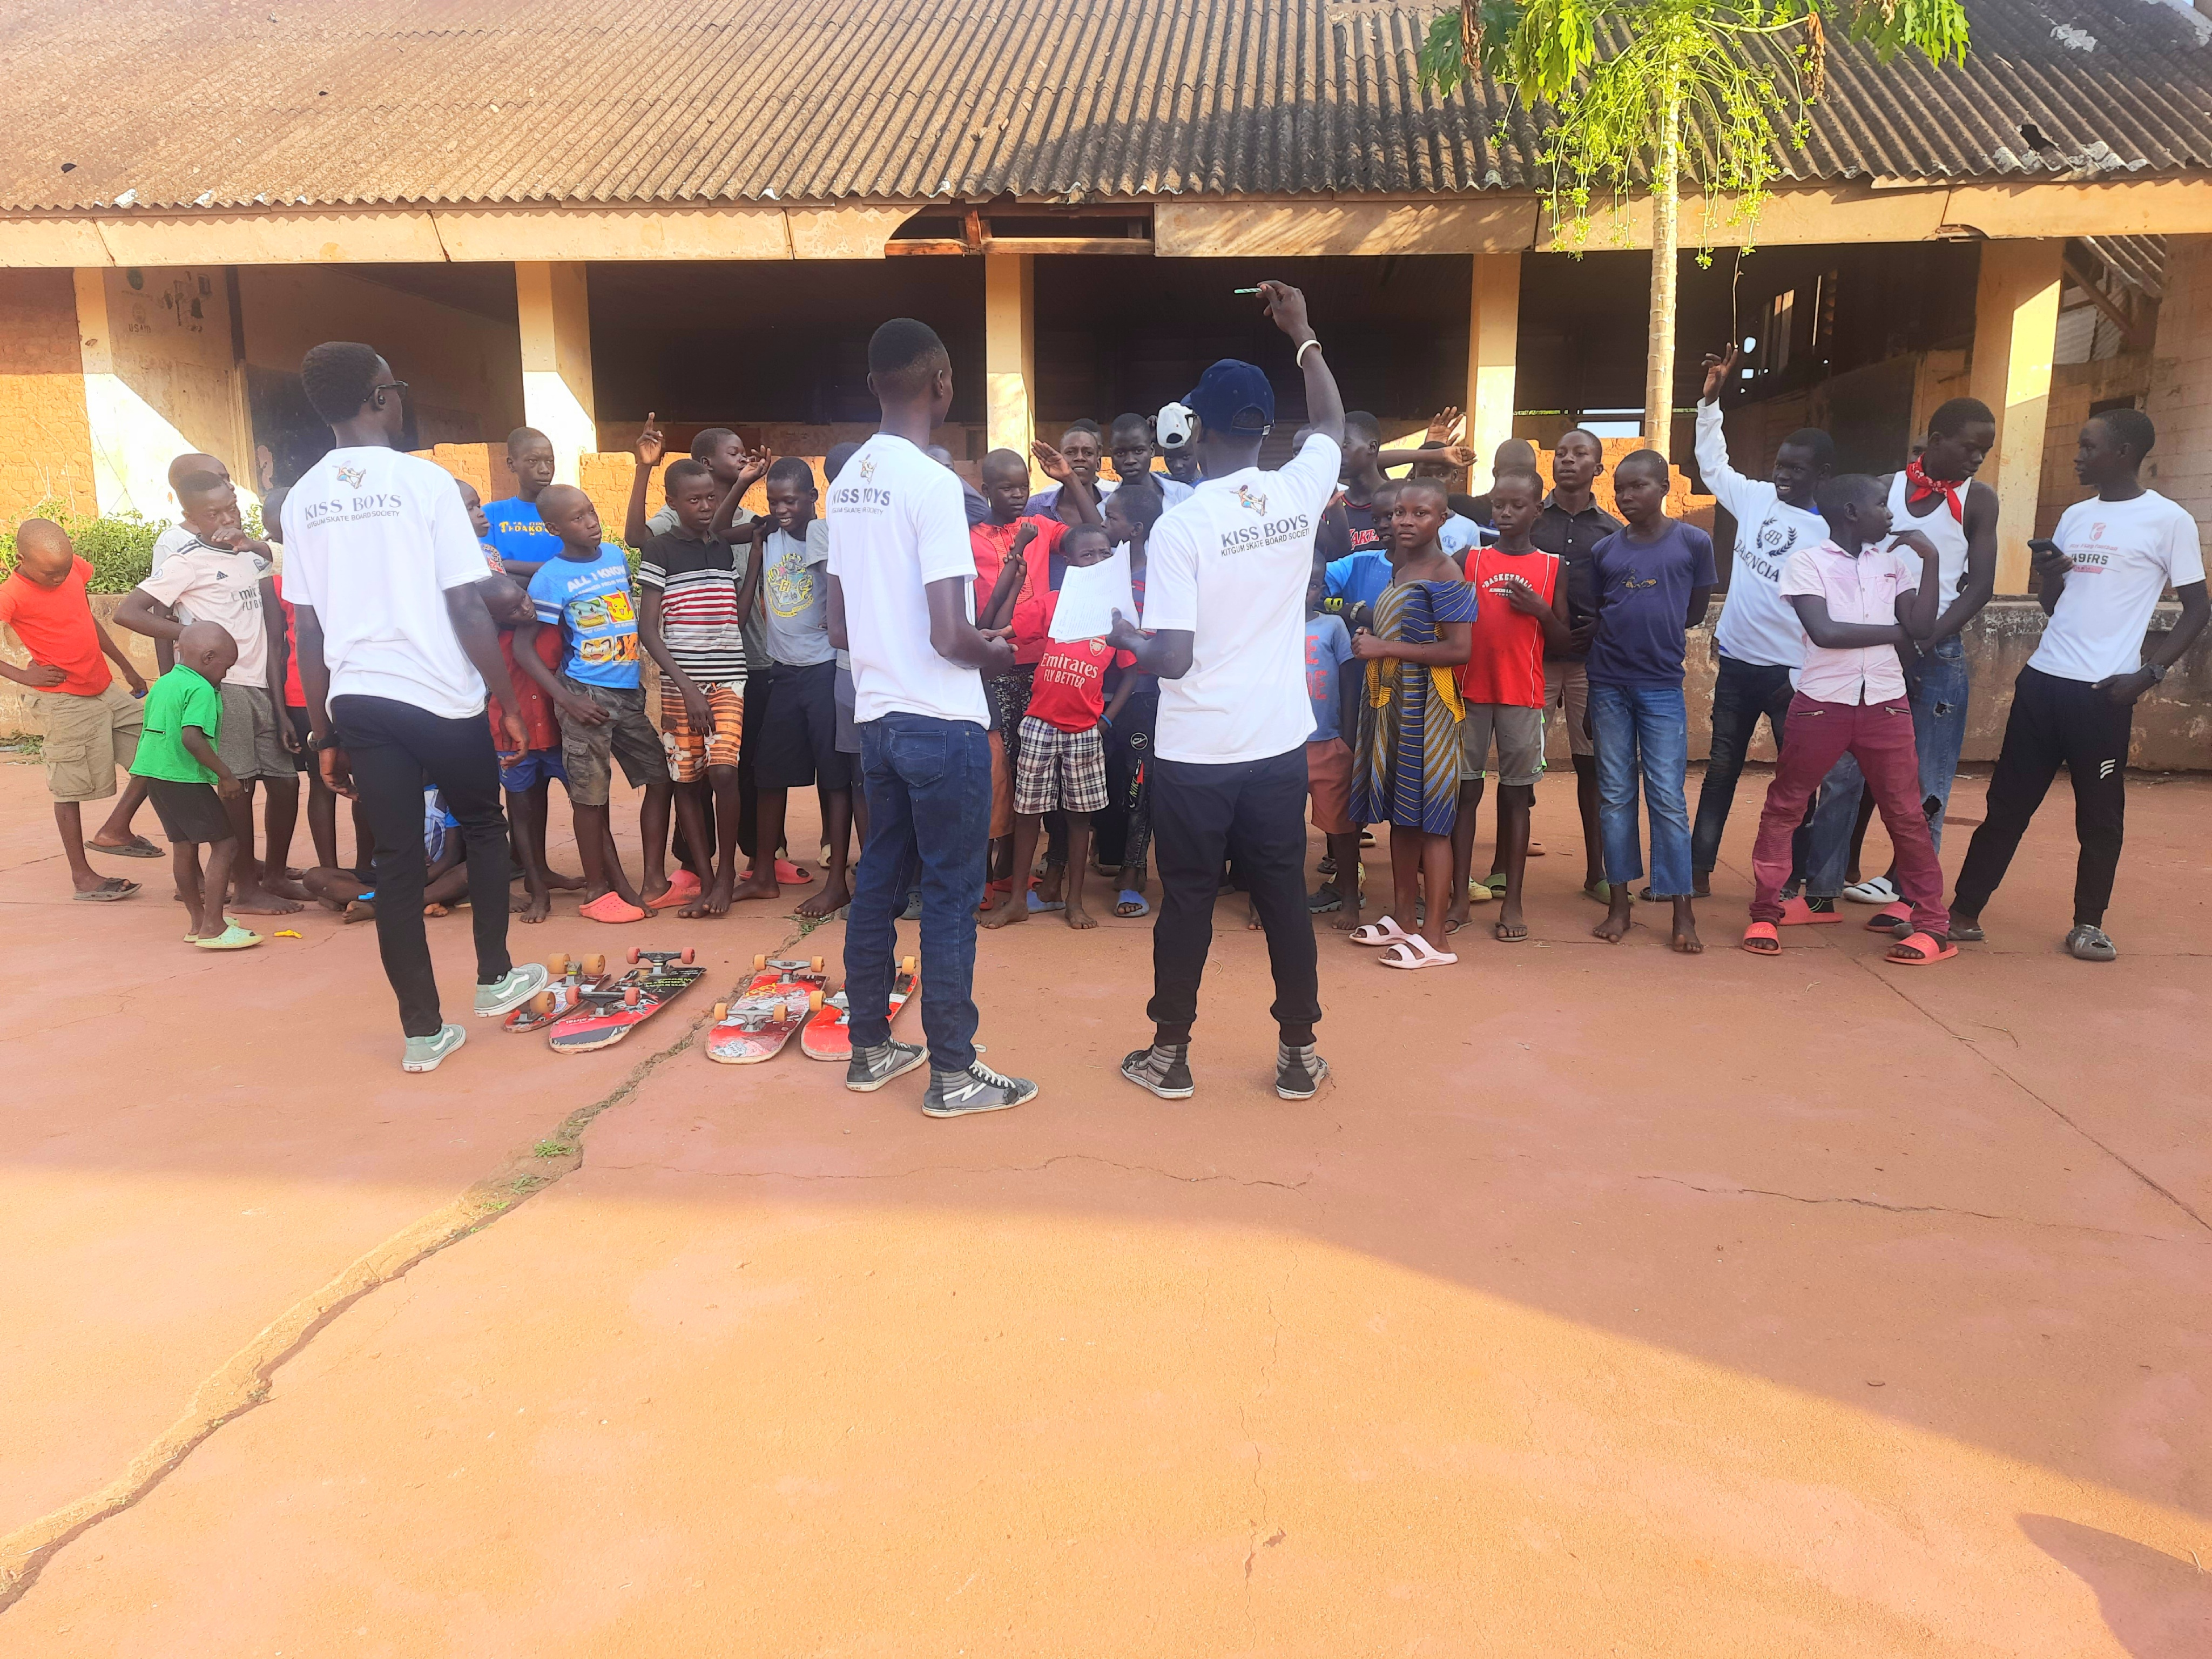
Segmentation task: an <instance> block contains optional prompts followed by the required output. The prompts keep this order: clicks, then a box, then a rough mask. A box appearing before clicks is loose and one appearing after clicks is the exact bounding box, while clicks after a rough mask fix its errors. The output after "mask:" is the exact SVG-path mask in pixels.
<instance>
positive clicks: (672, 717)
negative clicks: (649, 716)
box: [660, 675, 745, 783]
mask: <svg viewBox="0 0 2212 1659" xmlns="http://www.w3.org/2000/svg"><path fill="white" fill-rule="evenodd" d="M699 689H700V690H702V691H703V692H705V693H706V694H707V717H708V725H707V727H706V729H705V730H704V731H694V730H693V729H692V726H691V714H690V710H689V709H687V708H684V694H683V693H682V692H681V691H678V690H677V689H676V684H675V682H674V681H672V680H671V679H669V678H667V677H666V676H665V675H663V676H662V677H661V681H660V744H661V747H663V748H664V749H665V750H668V775H669V776H670V777H671V778H673V779H674V780H675V781H677V782H678V783H696V782H697V781H699V780H700V779H701V778H703V777H705V776H706V775H707V769H708V767H710V766H735V765H736V764H737V763H738V736H739V733H740V732H742V731H743V730H744V723H745V697H744V681H743V680H702V681H700V682H699Z"/></svg>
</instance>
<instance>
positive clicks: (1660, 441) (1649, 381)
mask: <svg viewBox="0 0 2212 1659" xmlns="http://www.w3.org/2000/svg"><path fill="white" fill-rule="evenodd" d="M1662 64H1663V72H1664V73H1665V74H1666V75H1667V76H1668V82H1667V91H1666V98H1665V104H1664V106H1663V108H1662V113H1661V117H1660V129H1659V149H1658V153H1657V155H1656V156H1655V157H1654V158H1653V165H1652V169H1651V318H1650V322H1651V341H1650V346H1649V348H1648V349H1647V350H1646V352H1645V355H1644V441H1645V442H1646V443H1648V444H1650V446H1651V447H1652V448H1654V449H1656V450H1657V451H1658V452H1659V453H1661V454H1662V455H1664V454H1667V453H1668V445H1669V443H1670V441H1671V438H1672V435H1673V431H1674V274H1675V269H1676V266H1677V265H1678V264H1680V260H1679V258H1678V257H1677V256H1678V254H1679V252H1680V244H1681V229H1680V223H1679V222H1678V215H1679V212H1680V185H1681V173H1682V82H1681V79H1680V76H1677V75H1676V74H1675V73H1674V64H1672V63H1671V62H1670V61H1668V60H1664V59H1662Z"/></svg>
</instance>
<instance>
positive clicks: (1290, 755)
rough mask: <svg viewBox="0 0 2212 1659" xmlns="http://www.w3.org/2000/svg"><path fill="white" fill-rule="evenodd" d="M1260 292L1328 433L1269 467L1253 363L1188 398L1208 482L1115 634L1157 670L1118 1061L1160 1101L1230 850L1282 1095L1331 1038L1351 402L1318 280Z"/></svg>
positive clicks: (1231, 366)
mask: <svg viewBox="0 0 2212 1659" xmlns="http://www.w3.org/2000/svg"><path fill="white" fill-rule="evenodd" d="M1259 294H1260V298H1261V304H1262V305H1263V306H1264V307H1266V310H1267V316H1268V317H1269V318H1270V319H1273V322H1274V324H1275V325H1276V326H1277V327H1278V328H1279V329H1281V330H1282V331H1283V332H1284V333H1285V335H1287V336H1289V337H1290V339H1291V342H1292V343H1293V344H1295V345H1296V347H1297V363H1298V366H1299V368H1300V369H1301V370H1302V371H1303V372H1304V376H1305V392H1306V412H1307V415H1308V416H1309V418H1310V421H1311V422H1312V435H1311V436H1310V437H1309V438H1307V440H1306V441H1305V443H1304V446H1303V447H1301V448H1300V449H1299V451H1298V453H1297V455H1296V456H1294V457H1292V459H1291V462H1290V464H1289V465H1286V466H1285V467H1284V468H1283V469H1282V470H1281V471H1279V472H1263V471H1261V470H1260V467H1259V459H1260V444H1261V440H1262V439H1263V438H1265V437H1266V436H1267V429H1268V428H1269V427H1270V426H1272V425H1273V422H1274V418H1275V394H1274V391H1273V388H1272V387H1271V386H1269V384H1268V381H1267V374H1265V372H1264V371H1262V370H1261V369H1260V368H1257V367H1256V366H1255V365H1254V364H1251V363H1246V362H1237V361H1235V360H1233V359H1230V358H1224V359H1223V360H1222V361H1221V362H1217V363H1215V364H1214V365H1213V366H1212V368H1208V369H1207V370H1206V373H1205V374H1204V375H1203V376H1202V377H1201V378H1200V380H1199V383H1198V386H1197V388H1196V389H1195V390H1194V391H1193V392H1191V393H1190V395H1189V396H1188V397H1187V398H1184V399H1183V400H1182V401H1183V404H1184V405H1185V406H1186V407H1188V410H1189V411H1190V413H1191V415H1192V416H1194V418H1195V421H1196V426H1195V428H1194V434H1195V435H1194V437H1193V438H1192V439H1191V447H1194V449H1196V450H1197V452H1198V454H1199V458H1200V465H1202V467H1203V468H1204V471H1205V475H1206V477H1205V482H1204V483H1201V484H1200V486H1199V487H1198V489H1197V490H1196V492H1195V493H1194V494H1193V495H1192V496H1191V498H1190V499H1189V500H1188V501H1184V502H1183V503H1182V504H1181V505H1180V506H1177V507H1170V508H1169V509H1168V510H1167V512H1166V513H1164V514H1162V515H1161V518H1160V521H1159V523H1158V524H1157V525H1156V526H1153V529H1152V534H1151V536H1150V537H1148V538H1146V547H1145V558H1146V577H1145V580H1146V586H1145V605H1144V611H1145V615H1144V626H1145V628H1146V629H1148V630H1150V631H1148V632H1141V633H1140V632H1139V630H1138V629H1137V626H1136V624H1135V623H1133V622H1132V621H1131V620H1130V619H1129V618H1127V617H1121V618H1119V619H1118V620H1117V621H1116V622H1115V626H1114V630H1113V632H1112V633H1110V634H1109V635H1107V638H1108V640H1109V642H1111V643H1112V644H1113V645H1114V646H1115V647H1118V648H1119V649H1121V650H1123V651H1127V652H1128V653H1131V654H1132V655H1133V657H1134V658H1135V659H1136V666H1137V667H1138V668H1139V670H1140V671H1143V672H1145V673H1147V674H1154V675H1157V676H1158V678H1159V681H1160V712H1159V725H1158V732H1157V733H1156V735H1155V737H1154V739H1153V744H1152V781H1151V786H1150V787H1151V792H1152V833H1153V837H1154V842H1155V844H1156V846H1157V848H1158V862H1159V872H1160V916H1159V921H1158V923H1157V924H1156V926H1155V927H1154V928H1153V932H1152V1001H1151V1003H1150V1004H1149V1005H1148V1006H1147V1008H1146V1012H1147V1014H1148V1015H1149V1016H1150V1017H1151V1018H1152V1026H1153V1033H1152V1044H1151V1046H1150V1047H1149V1048H1139V1049H1137V1050H1136V1051H1135V1052H1134V1053H1133V1054H1129V1055H1128V1056H1127V1058H1125V1059H1124V1060H1122V1062H1121V1075H1122V1076H1123V1077H1125V1078H1127V1079H1129V1081H1130V1082H1132V1083H1133V1084H1135V1085H1137V1086H1138V1087H1139V1088H1140V1089H1145V1090H1147V1091H1150V1092H1152V1094H1155V1095H1158V1096H1159V1097H1161V1098H1162V1099H1164V1100H1181V1099H1183V1098H1186V1097H1188V1096H1189V1095H1190V1094H1191V1093H1192V1092H1193V1091H1194V1086H1195V1085H1194V1083H1193V1082H1192V1079H1191V1072H1190V1031H1191V1024H1192V1022H1193V1021H1194V1020H1195V1019H1196V1018H1197V1017H1198V987H1199V982H1200V980H1201V979H1202V978H1203V977H1204V975H1205V972H1206V952H1207V951H1208V950H1209V948H1210V947H1211V946H1212V942H1213V901H1214V897H1215V895H1216V894H1217V893H1218V891H1219V890H1220V885H1221V868H1222V862H1223V860H1224V858H1225V855H1226V854H1227V850H1228V848H1229V846H1230V845H1231V842H1234V844H1235V845H1236V848H1237V874H1238V877H1239V878H1240V879H1241V880H1242V881H1243V884H1244V887H1245V890H1246V891H1247V892H1249V894H1250V895H1251V896H1252V909H1253V912H1254V914H1255V915H1257V916H1258V917H1259V918H1260V925H1261V927H1262V928H1264V929H1265V930H1266V932H1267V958H1268V962H1269V963H1270V965H1271V966H1272V968H1273V974H1274V981H1275V1002H1274V1009H1273V1012H1274V1018H1275V1022H1276V1025H1277V1027H1278V1031H1279V1036H1278V1041H1277V1043H1276V1050H1275V1092H1276V1093H1277V1094H1278V1095H1279V1096H1281V1097H1283V1098H1284V1099H1285V1100H1307V1099H1310V1098H1311V1097H1313V1095H1314V1094H1315V1093H1316V1091H1318V1090H1319V1089H1320V1087H1321V1085H1322V1079H1325V1078H1327V1077H1328V1062H1327V1061H1326V1060H1322V1057H1321V1056H1320V1055H1319V1054H1317V1053H1316V1052H1315V1048H1314V1023H1315V1022H1316V1020H1318V1019H1319V1018H1321V994H1320V984H1319V979H1318V975H1317V972H1316V965H1317V964H1316V954H1315V950H1314V934H1313V915H1312V913H1311V912H1310V911H1309V910H1308V909H1307V908H1306V886H1305V850H1306V830H1305V805H1306V793H1307V777H1306V739H1307V738H1310V736H1311V735H1312V734H1313V729H1314V720H1313V705H1312V703H1311V702H1309V701H1308V699H1307V696H1306V660H1305V658H1306V648H1305V647H1306V604H1305V599H1306V586H1307V580H1308V578H1309V577H1310V575H1311V574H1312V570H1313V562H1314V532H1316V530H1317V529H1318V528H1319V526H1320V525H1321V519H1322V512H1323V511H1324V510H1325V509H1326V508H1327V507H1328V503H1329V500H1330V498H1331V497H1332V496H1333V495H1335V493H1336V480H1337V472H1338V469H1339V467H1340V465H1341V461H1342V455H1343V438H1344V421H1345V416H1344V399H1343V397H1342V395H1341V394H1340V392H1338V391H1337V386H1336V377H1335V376H1334V374H1331V373H1330V372H1329V368H1328V363H1327V362H1325V361H1324V360H1323V357H1322V348H1321V342H1320V341H1319V340H1318V339H1317V338H1316V337H1315V335H1314V331H1313V330H1312V328H1311V327H1310V325H1308V323H1307V320H1306V301H1305V295H1303V294H1301V293H1299V292H1298V291H1297V289H1294V288H1291V287H1288V286H1286V285H1285V284H1284V283H1273V282H1270V283H1261V284H1260V285H1259Z"/></svg>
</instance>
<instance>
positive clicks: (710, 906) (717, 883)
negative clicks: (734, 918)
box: [676, 875, 736, 921]
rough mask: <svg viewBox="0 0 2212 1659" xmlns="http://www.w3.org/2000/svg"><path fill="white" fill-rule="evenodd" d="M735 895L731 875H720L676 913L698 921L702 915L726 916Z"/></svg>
mask: <svg viewBox="0 0 2212 1659" xmlns="http://www.w3.org/2000/svg"><path fill="white" fill-rule="evenodd" d="M734 896H736V895H735V890H734V889H733V887H732V884H731V881H730V878H729V877H728V876H726V875H723V876H718V877H716V878H715V879H714V883H713V884H712V885H710V886H709V887H708V888H707V890H705V891H704V892H702V893H701V894H700V895H699V896H698V897H697V898H695V899H693V900H692V901H691V902H690V903H689V904H687V905H685V906H684V908H682V909H681V910H678V912H677V913H676V914H677V915H679V916H681V917H683V918H684V920H685V921H698V920H699V919H700V918H701V917H702V916H726V915H729V913H730V901H731V899H732V898H733V897H734Z"/></svg>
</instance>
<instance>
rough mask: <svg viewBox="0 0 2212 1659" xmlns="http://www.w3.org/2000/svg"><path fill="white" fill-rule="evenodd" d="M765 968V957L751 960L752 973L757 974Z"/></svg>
mask: <svg viewBox="0 0 2212 1659" xmlns="http://www.w3.org/2000/svg"><path fill="white" fill-rule="evenodd" d="M767 966H768V958H767V957H765V956H758V957H754V958H753V972H755V973H758V972H760V970H761V969H763V968H765V967H767Z"/></svg>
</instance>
